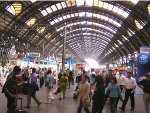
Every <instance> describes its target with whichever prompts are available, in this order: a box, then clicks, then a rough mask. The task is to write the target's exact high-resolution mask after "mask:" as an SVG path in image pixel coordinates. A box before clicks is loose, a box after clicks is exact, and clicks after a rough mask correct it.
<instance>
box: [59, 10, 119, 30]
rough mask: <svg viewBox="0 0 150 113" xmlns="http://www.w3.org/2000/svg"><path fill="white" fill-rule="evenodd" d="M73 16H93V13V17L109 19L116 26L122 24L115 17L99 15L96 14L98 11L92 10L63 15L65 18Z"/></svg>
mask: <svg viewBox="0 0 150 113" xmlns="http://www.w3.org/2000/svg"><path fill="white" fill-rule="evenodd" d="M70 15H71V16H72V17H75V16H78V15H79V16H80V17H83V16H84V17H85V16H87V17H92V15H93V17H95V18H98V19H101V20H104V21H107V22H109V23H110V24H113V25H115V26H116V27H121V24H120V23H118V22H117V21H115V20H113V19H111V18H109V17H107V16H104V15H99V14H96V13H90V12H79V13H75V14H67V15H63V19H67V18H71V16H70ZM58 18H60V17H58ZM88 23H89V22H88Z"/></svg>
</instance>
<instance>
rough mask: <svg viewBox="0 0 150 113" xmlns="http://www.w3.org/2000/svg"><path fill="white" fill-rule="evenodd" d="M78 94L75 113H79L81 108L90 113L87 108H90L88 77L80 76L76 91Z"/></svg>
mask: <svg viewBox="0 0 150 113" xmlns="http://www.w3.org/2000/svg"><path fill="white" fill-rule="evenodd" d="M77 92H78V98H77V103H78V109H77V113H81V111H82V107H84V110H85V112H86V113H90V111H89V109H88V107H89V106H90V100H89V93H90V84H89V83H88V76H87V75H82V78H81V82H80V83H79V87H78V89H77Z"/></svg>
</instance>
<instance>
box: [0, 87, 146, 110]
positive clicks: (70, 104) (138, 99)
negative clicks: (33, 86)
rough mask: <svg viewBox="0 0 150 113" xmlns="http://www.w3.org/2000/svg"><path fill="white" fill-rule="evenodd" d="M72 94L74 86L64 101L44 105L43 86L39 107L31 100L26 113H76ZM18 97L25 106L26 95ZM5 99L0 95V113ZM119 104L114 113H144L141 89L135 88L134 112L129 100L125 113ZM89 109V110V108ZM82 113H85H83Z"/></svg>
mask: <svg viewBox="0 0 150 113" xmlns="http://www.w3.org/2000/svg"><path fill="white" fill-rule="evenodd" d="M1 89H2V88H0V92H1ZM73 93H74V86H71V88H70V89H67V91H66V98H65V100H59V96H58V95H54V96H55V100H54V101H53V103H52V104H45V103H44V101H45V100H46V97H45V94H46V92H45V87H44V86H43V87H42V88H40V90H39V91H38V92H37V97H38V99H39V100H40V101H41V102H42V104H41V105H40V107H39V108H38V107H37V104H36V103H35V102H34V100H33V99H32V101H31V108H30V109H25V108H24V109H25V110H26V111H28V113H76V112H77V104H76V101H75V100H73V98H72V96H73ZM18 97H22V98H23V106H25V105H26V100H27V96H26V95H18ZM6 103H7V102H6V98H5V96H4V94H2V93H0V112H1V113H6V111H7V107H6ZM121 105H122V104H121V102H120V101H119V104H118V107H117V111H116V113H145V110H144V103H143V95H142V91H141V89H139V88H138V87H137V88H136V93H135V110H134V111H130V100H129V101H128V103H127V106H126V109H125V111H120V109H119V106H121ZM90 109H91V108H90ZM83 113H85V112H84V111H83ZM103 113H110V109H109V106H108V105H105V107H104V110H103Z"/></svg>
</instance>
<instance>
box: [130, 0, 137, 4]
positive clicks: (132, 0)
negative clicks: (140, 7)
mask: <svg viewBox="0 0 150 113" xmlns="http://www.w3.org/2000/svg"><path fill="white" fill-rule="evenodd" d="M131 2H132V3H133V4H134V5H136V4H137V3H138V2H139V0H131Z"/></svg>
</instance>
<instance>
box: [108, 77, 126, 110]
mask: <svg viewBox="0 0 150 113" xmlns="http://www.w3.org/2000/svg"><path fill="white" fill-rule="evenodd" d="M107 91H108V92H109V98H110V109H111V113H115V110H116V104H117V101H118V97H120V98H121V100H122V101H123V98H122V95H121V90H120V87H119V85H118V84H117V79H116V77H113V78H112V80H111V83H109V84H108V87H107Z"/></svg>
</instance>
